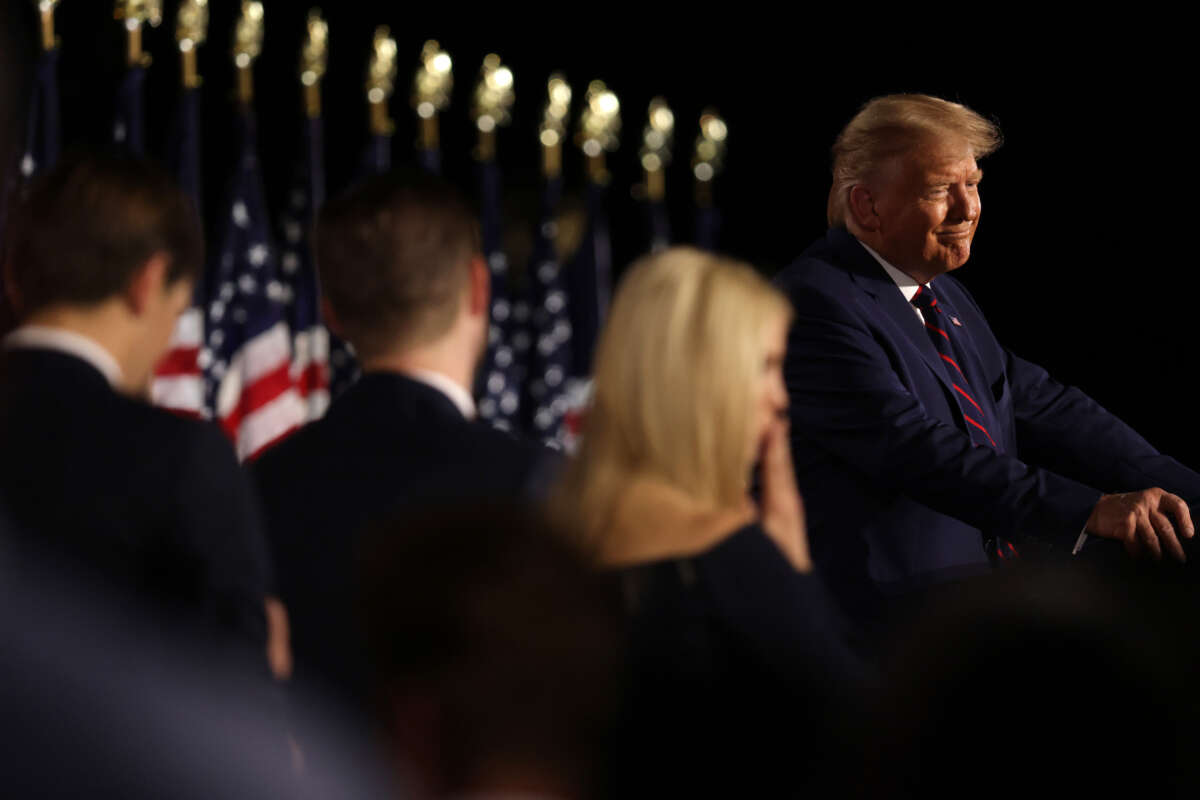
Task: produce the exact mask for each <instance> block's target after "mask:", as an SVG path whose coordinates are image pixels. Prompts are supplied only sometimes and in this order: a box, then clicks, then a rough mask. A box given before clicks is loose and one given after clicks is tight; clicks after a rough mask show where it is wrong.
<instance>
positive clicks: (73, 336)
mask: <svg viewBox="0 0 1200 800" xmlns="http://www.w3.org/2000/svg"><path fill="white" fill-rule="evenodd" d="M21 348H24V349H34V350H54V351H57V352H59V353H66V354H67V355H69V356H74V357H75V358H78V359H79V360H81V361H85V362H87V363H88V364H91V365H92V366H93V367H95V368H96V369H97V370H99V372H100V374H101V375H103V376H104V378H105V380H107V381H108V384H109V385H110V386H112V387H113V388H114V389H118V388H119V387H120V385H121V382H122V381H123V380H124V374H123V373H122V372H121V365H120V364H118V363H117V359H115V358H113V355H112V353H110V352H108V351H107V350H105V349H104V347H102V346H101V345H100V343H99V342H97V341H96V340H95V339H89V338H88V337H86V336H84V335H82V334H79V333H75V332H73V331H67V330H63V329H62V328H52V327H50V326H48V325H22V326H21V327H20V328H17V329H16V330H15V331H13V332H12V333H10V334H9V335H8V336H5V337H4V349H5V350H16V349H21Z"/></svg>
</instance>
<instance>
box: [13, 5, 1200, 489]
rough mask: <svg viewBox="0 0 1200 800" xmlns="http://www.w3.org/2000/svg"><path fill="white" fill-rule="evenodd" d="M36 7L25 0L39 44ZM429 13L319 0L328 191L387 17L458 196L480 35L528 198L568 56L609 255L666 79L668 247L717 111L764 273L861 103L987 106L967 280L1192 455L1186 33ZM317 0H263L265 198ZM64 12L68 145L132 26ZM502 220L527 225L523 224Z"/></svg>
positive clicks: (221, 134) (571, 164)
mask: <svg viewBox="0 0 1200 800" xmlns="http://www.w3.org/2000/svg"><path fill="white" fill-rule="evenodd" d="M33 5H34V4H33V3H25V4H24V6H27V8H25V11H24V13H25V15H26V18H27V20H26V21H27V25H28V32H29V33H28V35H29V36H30V37H31V38H32V37H34V36H35V35H36V27H35V20H34V14H33ZM166 5H167V7H168V8H167V19H166V20H165V21H164V24H163V25H162V27H161V28H159V29H157V30H153V31H148V32H147V34H146V47H147V50H148V51H149V52H151V53H152V54H153V55H154V58H155V64H154V66H153V67H152V68H151V70H150V75H149V79H148V81H147V86H146V89H147V96H148V109H149V129H148V138H147V141H148V142H149V144H150V148H151V150H152V151H154V152H160V153H161V152H162V148H163V139H164V136H165V135H166V127H167V122H168V120H169V117H170V112H171V109H172V108H173V106H174V102H175V98H176V86H177V85H178V69H179V67H178V57H177V55H176V52H175V50H174V44H173V29H174V18H173V16H174V3H173V2H170V0H168V2H167V3H166ZM238 5H239V4H237V3H234V2H229V1H228V0H214V2H213V7H212V23H211V26H210V35H209V41H208V42H207V44H205V45H204V47H203V48H202V50H201V55H200V67H201V73H202V75H203V76H204V78H205V81H206V85H205V90H204V91H205V95H204V136H205V141H204V164H205V170H206V186H205V197H206V204H207V205H208V206H209V207H210V208H214V207H215V206H216V204H218V203H219V202H220V201H221V198H222V196H223V194H224V188H223V181H224V175H225V173H226V170H227V169H228V166H229V161H230V157H231V154H230V153H229V152H228V150H227V149H226V142H227V141H228V139H229V123H230V114H229V110H230V97H231V93H232V92H231V90H232V82H233V74H232V73H233V70H232V65H231V63H230V58H229V51H230V32H231V30H232V26H233V15H234V11H235V9H236V8H237V6H238ZM429 8H430V10H427V11H423V10H421V9H420V8H419V7H418V4H416V3H383V2H379V3H372V2H350V1H349V0H342V1H341V2H336V3H326V4H324V5H323V6H322V10H323V12H324V14H325V17H326V19H327V20H328V22H329V27H330V61H329V71H328V74H327V76H326V78H325V81H324V98H325V99H324V104H325V117H326V123H325V125H326V137H327V162H328V165H329V187H330V191H331V192H334V193H336V191H337V190H338V189H339V188H340V187H342V186H344V185H345V183H346V182H347V180H348V179H349V178H350V176H351V175H352V173H353V171H354V169H355V167H356V165H357V163H358V160H359V158H360V154H361V150H362V147H363V144H364V141H365V137H366V121H367V112H366V107H365V100H364V96H363V95H364V92H363V79H364V73H365V68H366V62H367V58H368V55H369V50H370V42H371V36H372V31H373V28H374V26H375V25H377V24H380V23H386V24H389V25H390V26H391V29H392V35H393V36H394V37H395V38H396V40H397V43H398V45H399V58H398V61H399V63H400V66H401V72H400V74H399V75H398V77H397V91H396V96H395V97H394V98H393V100H392V116H393V118H394V119H395V120H396V123H397V132H396V137H395V142H394V160H395V162H396V163H398V164H399V163H406V162H411V161H412V142H413V141H414V139H415V135H416V129H415V124H414V115H413V113H412V111H411V109H410V108H409V106H408V103H407V99H408V90H409V86H410V81H411V74H412V69H413V68H415V66H416V62H417V55H418V53H419V51H420V48H421V44H422V42H423V41H424V40H425V39H426V38H436V39H438V40H439V41H440V42H441V43H442V45H443V47H444V48H445V49H446V50H448V51H449V52H450V54H451V55H452V56H453V58H454V72H455V91H454V103H453V105H452V107H451V109H450V110H449V112H448V113H446V114H444V115H443V117H442V138H443V160H444V165H445V170H446V173H447V174H448V175H449V176H450V177H451V178H454V179H456V180H458V181H460V182H461V183H462V185H463V186H464V188H465V189H467V190H468V191H470V190H471V189H473V182H472V178H471V175H472V171H471V161H470V156H469V153H470V148H471V146H472V145H473V141H474V130H473V127H472V125H471V123H470V121H469V119H468V111H467V109H468V105H469V94H470V91H471V89H472V86H473V84H474V83H475V80H476V78H477V74H478V72H477V71H478V69H479V65H480V63H481V61H482V58H483V56H484V55H485V54H486V53H488V52H492V51H495V52H497V53H499V54H500V55H501V56H502V58H503V59H504V61H505V63H506V64H507V65H509V66H510V67H511V68H512V70H513V72H514V74H515V76H516V84H515V85H516V93H517V102H516V106H515V108H514V115H515V122H514V125H513V126H512V127H511V128H509V129H506V130H504V131H502V133H501V135H500V140H499V148H500V158H501V161H502V163H503V165H504V168H505V183H506V187H508V188H509V189H512V190H513V191H514V193H516V194H518V195H521V194H527V193H528V194H531V193H532V192H533V191H534V190H535V188H536V186H537V184H538V174H537V169H538V163H539V155H540V154H539V150H538V146H537V139H536V127H537V124H538V121H539V119H540V116H541V106H542V104H543V102H544V96H545V81H546V78H547V77H548V75H549V73H550V72H551V71H552V70H562V71H564V72H565V73H566V75H567V77H568V79H569V80H570V82H571V84H572V86H573V88H574V89H575V91H576V99H577V100H578V99H579V98H580V97H581V96H582V93H583V90H584V88H585V86H586V83H587V81H589V80H591V79H593V78H601V79H603V80H605V81H606V82H607V83H608V85H609V87H610V88H612V89H613V90H614V91H615V92H616V93H617V94H618V96H619V97H620V99H621V103H622V116H623V120H624V133H623V137H622V141H623V143H622V147H621V149H620V150H619V151H618V152H617V153H615V154H612V155H610V157H609V165H610V168H611V169H612V170H613V172H614V173H615V176H614V182H613V189H612V192H611V198H610V199H611V205H612V215H613V218H614V224H613V231H614V237H615V241H614V248H615V252H616V259H617V265H618V268H620V267H622V266H624V265H625V264H626V263H628V261H629V259H631V258H632V257H634V256H636V255H637V253H638V251H639V250H640V249H641V248H642V246H643V242H644V238H643V228H642V225H641V221H640V219H639V218H638V217H637V216H636V214H635V210H634V205H633V203H632V201H631V199H630V192H629V190H630V186H631V185H632V184H633V183H634V182H635V180H636V179H637V178H638V168H637V153H636V151H637V147H638V139H639V137H640V132H641V128H642V126H643V125H644V124H645V113H646V107H647V104H648V102H649V100H650V98H651V97H652V96H654V95H658V94H661V95H664V96H665V97H666V98H667V99H668V101H669V102H670V104H671V106H672V108H673V109H674V111H675V113H676V119H677V146H676V152H677V158H676V160H675V162H674V164H673V165H672V166H671V167H670V170H669V174H668V193H669V197H670V204H671V214H672V222H673V227H674V232H675V238H676V240H677V241H680V240H683V241H686V240H688V239H690V237H691V230H692V223H691V178H690V172H689V164H688V161H689V159H690V151H691V147H692V141H693V140H694V137H695V133H696V129H695V125H696V118H697V116H698V114H699V112H700V110H701V109H702V108H703V107H704V106H707V105H712V106H715V107H716V108H718V109H719V110H720V112H721V113H722V114H723V116H725V118H726V119H727V121H728V124H729V130H730V136H729V153H728V162H727V163H728V168H727V171H726V172H725V173H724V174H723V175H722V176H721V177H720V178H719V179H718V184H717V201H718V205H719V206H720V207H721V208H722V211H723V214H724V220H725V227H724V230H723V236H722V240H721V249H722V250H724V251H726V252H728V253H730V254H733V255H736V256H739V257H741V258H744V259H747V260H749V261H752V262H753V263H755V264H756V265H758V266H759V267H760V268H761V269H763V270H764V271H766V272H768V273H771V272H774V271H775V270H776V269H778V268H779V267H780V266H782V265H784V264H786V263H787V262H788V261H789V260H791V259H792V258H794V257H795V256H796V255H797V254H798V253H799V252H800V251H801V250H802V249H803V248H804V247H805V246H806V245H807V244H808V243H809V242H810V241H811V240H812V239H814V238H815V237H817V236H819V235H820V234H821V233H822V231H823V229H824V227H825V224H824V209H825V197H826V192H827V191H828V186H829V174H828V169H829V157H828V150H829V145H830V143H831V142H832V140H833V137H834V136H835V134H836V133H837V131H838V130H839V128H840V127H841V126H842V125H843V124H844V122H845V121H846V120H847V119H848V118H849V117H850V116H851V115H852V114H853V113H854V111H855V109H856V108H857V107H858V106H859V105H860V104H861V103H862V102H864V101H865V100H867V99H869V98H870V97H872V96H875V95H878V94H884V93H888V92H895V91H923V92H929V93H933V94H939V95H941V96H943V97H947V98H950V99H954V100H958V101H961V102H964V103H966V104H968V105H970V106H972V107H973V108H975V109H976V110H978V111H980V112H982V113H984V114H986V115H989V116H991V117H994V118H995V119H996V120H997V121H998V122H999V123H1000V125H1001V127H1002V129H1003V131H1004V134H1005V137H1006V143H1005V145H1004V146H1003V148H1002V149H1001V150H1000V151H999V152H997V153H996V154H995V155H994V156H992V157H991V158H989V159H988V160H987V161H986V162H985V163H984V168H985V172H986V178H985V180H984V183H983V199H984V210H985V212H986V213H985V214H984V216H983V221H982V225H981V228H980V232H979V234H978V236H977V238H976V240H975V255H974V256H973V257H972V260H971V262H970V263H969V264H968V265H967V266H966V267H964V268H963V269H962V270H960V272H959V273H958V274H959V275H960V276H961V277H962V279H963V280H964V281H965V282H966V283H967V284H968V285H969V286H970V288H971V289H972V291H973V292H974V293H975V295H976V297H977V298H978V300H979V301H980V303H981V305H982V306H983V308H984V310H985V312H986V313H987V314H988V316H989V319H990V321H991V323H992V325H993V327H994V328H995V330H996V332H997V334H998V335H999V337H1000V339H1001V340H1002V341H1004V342H1005V343H1007V344H1008V345H1009V346H1010V347H1011V348H1012V349H1013V350H1014V351H1016V352H1017V353H1019V354H1020V355H1022V356H1024V357H1026V358H1029V359H1031V360H1033V361H1036V362H1039V363H1041V364H1043V365H1045V366H1046V367H1048V368H1049V369H1050V371H1051V372H1052V373H1053V374H1055V375H1056V376H1058V377H1059V378H1060V379H1063V380H1065V381H1068V382H1071V383H1075V384H1077V385H1080V386H1081V387H1083V388H1084V389H1085V390H1086V391H1087V392H1089V393H1090V394H1091V395H1092V396H1093V397H1095V398H1097V399H1098V400H1099V401H1100V402H1101V403H1103V404H1104V405H1106V406H1107V407H1109V408H1110V409H1112V410H1114V411H1115V412H1117V413H1118V414H1119V415H1120V416H1122V417H1124V418H1125V419H1126V420H1128V421H1129V422H1130V423H1132V424H1133V426H1134V427H1135V428H1137V429H1138V430H1139V431H1141V432H1143V433H1144V434H1145V435H1146V436H1147V437H1148V438H1149V439H1150V440H1151V441H1152V442H1153V443H1154V444H1156V445H1157V446H1158V447H1159V448H1160V449H1164V450H1166V451H1168V452H1170V453H1172V454H1175V455H1177V456H1178V457H1180V458H1181V460H1183V461H1185V462H1186V463H1188V464H1189V465H1191V466H1193V467H1200V439H1198V438H1197V436H1196V434H1195V433H1194V432H1193V425H1192V406H1193V402H1192V388H1191V386H1192V385H1191V379H1190V377H1189V376H1190V375H1191V374H1192V373H1191V369H1192V360H1191V359H1192V341H1193V337H1192V323H1193V319H1194V318H1195V317H1196V311H1195V309H1194V302H1195V298H1196V295H1197V289H1198V288H1200V280H1198V279H1197V277H1196V266H1195V259H1194V256H1193V253H1192V252H1191V250H1192V242H1191V233H1192V231H1193V230H1194V228H1195V225H1196V223H1195V221H1194V219H1193V217H1194V215H1195V213H1196V210H1195V206H1194V204H1193V202H1192V200H1191V197H1190V194H1191V192H1190V185H1189V184H1190V181H1191V178H1189V177H1188V176H1189V175H1190V174H1191V173H1192V169H1191V166H1190V164H1189V163H1188V162H1189V159H1188V157H1187V156H1186V154H1185V153H1184V150H1185V148H1186V147H1187V145H1186V144H1185V143H1190V139H1191V136H1190V134H1191V133H1192V129H1191V127H1190V125H1189V123H1187V122H1186V121H1185V119H1184V117H1185V114H1186V109H1187V107H1188V105H1189V104H1190V99H1191V96H1192V94H1193V90H1192V87H1191V77H1192V76H1193V75H1194V68H1193V66H1192V64H1191V61H1190V59H1191V52H1190V49H1189V48H1190V47H1191V45H1190V43H1189V42H1188V41H1187V39H1186V35H1185V34H1186V31H1184V30H1182V29H1180V28H1178V26H1174V27H1173V26H1171V25H1170V24H1169V23H1168V22H1160V21H1157V20H1149V21H1144V20H1132V21H1131V20H1129V19H1119V20H1118V19H1112V20H1104V19H1099V18H1096V17H1095V16H1094V15H1093V16H1092V17H1091V18H1089V19H1087V20H1086V21H1082V20H1076V19H1052V18H1046V17H1045V16H1044V15H1043V16H1040V17H1037V18H1030V19H1026V18H1024V17H1022V16H1020V15H1018V12H1016V11H1010V10H1007V9H1006V8H1005V7H1002V6H995V7H993V8H991V10H990V11H988V12H986V14H985V13H983V12H978V13H972V12H959V11H953V12H952V10H951V9H949V8H947V7H945V6H940V7H938V8H937V9H932V8H929V9H923V8H922V7H918V6H913V7H912V9H911V16H909V17H908V18H905V19H896V18H889V19H883V18H879V17H876V16H874V13H875V12H871V11H867V10H865V9H864V10H862V11H855V10H850V11H848V12H847V13H846V14H845V15H838V16H837V17H836V18H834V17H833V16H832V15H830V14H828V13H823V14H821V15H819V16H815V17H814V16H811V12H810V11H808V10H806V9H804V8H801V7H799V6H794V5H793V6H788V7H781V6H773V7H771V9H770V10H767V9H760V8H755V7H753V6H751V5H748V4H744V3H742V4H724V5H722V6H720V7H718V8H716V9H714V10H703V9H702V6H701V4H689V5H687V6H685V7H680V8H678V9H665V8H660V7H655V6H650V5H634V4H617V5H613V4H608V5H601V4H583V3H567V4H559V5H555V6H543V5H538V6H531V5H529V4H524V3H510V4H495V5H493V6H491V7H490V9H489V10H487V11H486V12H478V11H476V10H474V8H473V7H471V6H467V5H458V4H453V5H452V4H441V5H433V6H430V7H429ZM307 9H308V4H306V3H301V2H293V1H292V0H287V2H284V1H283V0H274V1H272V0H268V2H267V3H266V37H265V42H264V47H263V55H262V57H261V58H260V59H259V61H258V66H257V69H256V76H257V96H258V115H259V120H260V130H261V134H260V142H261V143H262V146H263V161H264V168H265V170H266V174H267V181H268V191H269V192H270V193H271V196H272V200H274V202H275V206H274V207H275V208H278V207H279V201H280V199H281V196H282V193H283V191H284V189H285V188H286V177H287V174H288V169H289V166H290V163H291V161H292V158H293V156H294V153H295V149H296V147H297V144H298V143H297V123H298V120H299V115H300V108H301V106H300V93H299V86H298V82H297V80H296V64H297V55H298V47H299V43H300V39H301V34H302V31H303V27H304V17H305V13H306V11H307ZM785 12H786V13H785ZM57 16H58V27H59V30H60V33H61V37H62V40H63V49H62V52H63V55H62V63H61V72H60V75H61V80H62V83H63V104H64V108H63V127H64V131H65V138H66V140H67V142H68V143H69V142H70V141H72V140H77V139H80V138H90V139H95V140H104V139H105V138H106V137H107V136H108V127H109V121H110V116H111V98H112V96H113V93H114V90H115V86H116V84H117V81H118V78H119V76H120V73H121V70H122V68H123V67H122V57H123V56H122V54H123V52H124V37H123V31H122V30H121V28H120V26H119V25H118V23H116V22H114V21H113V19H112V14H111V3H109V2H106V1H105V0H89V2H78V1H77V0H68V2H66V3H63V4H62V6H61V7H60V8H59V11H58V14H57ZM861 26H867V31H868V32H867V33H865V34H864V33H862V32H861ZM574 108H576V109H577V108H578V106H577V105H575V106H574ZM573 117H574V115H573ZM581 161H582V159H581V157H580V156H579V154H578V152H577V151H575V150H574V149H573V148H572V149H571V150H570V155H569V158H568V160H567V163H566V173H567V176H568V182H569V184H571V185H573V186H574V187H576V188H578V187H580V186H581V185H582V182H583V180H582V177H583V176H582V163H581ZM209 217H210V219H211V214H210V215H209ZM508 223H509V224H510V225H518V224H519V225H525V226H531V225H532V224H533V219H532V216H530V217H529V218H526V219H511V218H510V219H509V220H508Z"/></svg>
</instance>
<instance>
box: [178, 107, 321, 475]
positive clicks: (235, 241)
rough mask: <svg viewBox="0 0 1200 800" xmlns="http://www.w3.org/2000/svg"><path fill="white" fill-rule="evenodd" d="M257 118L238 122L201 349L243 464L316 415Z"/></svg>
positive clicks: (218, 409) (247, 115) (217, 407)
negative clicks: (277, 244)
mask: <svg viewBox="0 0 1200 800" xmlns="http://www.w3.org/2000/svg"><path fill="white" fill-rule="evenodd" d="M252 113H253V112H252V111H250V110H249V109H244V108H243V109H240V110H239V111H238V113H237V116H236V117H235V138H234V145H235V149H236V152H237V153H238V158H237V163H236V166H235V168H234V171H233V176H232V179H231V181H230V187H229V201H228V203H227V205H226V206H225V208H227V209H228V211H227V212H226V213H227V216H226V217H225V219H224V220H222V228H223V230H224V234H223V236H222V239H221V247H220V249H219V250H218V251H217V253H216V263H215V264H214V265H213V267H212V268H210V270H209V274H210V275H212V276H213V279H212V281H211V283H210V286H209V298H208V301H209V302H208V308H207V315H206V316H207V319H206V323H207V325H206V328H207V330H206V334H205V335H206V341H205V347H204V348H203V349H202V350H201V351H200V366H201V367H202V368H203V369H204V370H205V373H206V376H207V378H208V396H209V404H210V406H211V407H212V408H213V409H214V411H215V416H216V418H217V420H218V421H219V422H220V424H221V427H222V428H224V430H225V432H226V434H228V436H229V437H230V439H232V440H233V442H234V444H235V447H236V449H237V453H238V456H239V457H240V458H242V459H247V458H253V457H254V455H256V454H257V453H258V452H260V451H261V450H262V449H263V448H264V447H266V446H267V445H269V444H271V443H272V442H274V441H276V440H277V439H279V438H281V437H282V436H284V435H286V434H287V433H288V432H290V431H291V430H293V429H294V428H297V427H299V426H300V425H302V424H303V423H304V421H305V419H306V417H307V416H308V409H307V406H306V403H305V401H304V398H303V397H301V395H300V393H299V392H298V391H297V390H296V387H295V385H294V384H293V383H292V376H291V361H292V359H291V355H292V341H291V335H290V333H289V330H288V324H287V320H286V319H285V315H284V308H283V300H284V296H285V295H286V288H285V287H284V285H283V283H282V282H281V281H280V280H279V278H278V275H277V272H276V257H275V248H274V245H273V244H272V242H271V236H270V232H269V227H268V217H267V209H266V202H265V199H264V196H263V187H262V176H261V175H260V173H259V165H258V146H257V142H256V137H255V127H254V118H253V116H252Z"/></svg>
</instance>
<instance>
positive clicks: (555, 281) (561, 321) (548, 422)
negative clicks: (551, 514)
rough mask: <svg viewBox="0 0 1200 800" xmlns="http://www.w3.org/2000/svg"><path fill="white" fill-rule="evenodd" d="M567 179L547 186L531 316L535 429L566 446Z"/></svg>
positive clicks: (568, 348) (568, 355) (532, 277)
mask: <svg viewBox="0 0 1200 800" xmlns="http://www.w3.org/2000/svg"><path fill="white" fill-rule="evenodd" d="M561 196H562V179H561V178H559V177H554V178H547V179H546V183H545V185H544V187H543V189H542V214H541V219H540V221H539V224H538V229H537V231H536V232H535V234H534V246H533V257H532V258H531V260H530V264H529V277H530V283H531V285H532V287H533V294H534V303H533V313H532V318H531V323H532V330H533V339H534V344H533V348H532V350H531V352H530V357H529V381H528V384H527V385H528V397H527V403H528V405H529V406H530V410H531V412H532V413H531V414H530V421H529V428H530V430H531V431H532V432H533V433H534V434H535V435H536V436H537V437H538V438H540V439H541V440H542V441H543V442H545V443H546V444H549V445H551V446H553V447H562V446H564V445H565V444H566V441H567V431H566V429H565V428H564V426H563V419H564V418H565V417H566V415H567V410H568V396H567V382H568V379H569V377H570V375H571V316H570V312H569V310H568V308H567V282H566V275H565V274H564V273H563V268H562V264H561V263H560V261H559V258H558V251H557V250H556V249H555V245H554V241H555V237H556V236H557V234H558V223H557V215H558V202H559V198H560V197H561Z"/></svg>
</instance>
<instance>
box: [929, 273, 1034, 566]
mask: <svg viewBox="0 0 1200 800" xmlns="http://www.w3.org/2000/svg"><path fill="white" fill-rule="evenodd" d="M912 304H913V305H914V306H916V307H917V308H919V309H920V310H921V315H922V316H923V317H924V318H925V330H926V331H928V332H929V338H930V339H932V340H933V347H934V349H935V350H937V352H938V355H939V356H940V357H941V359H942V366H943V368H944V369H945V371H946V377H947V378H948V379H949V380H950V385H951V386H952V387H953V388H954V399H955V400H956V401H957V402H958V410H959V413H960V414H962V417H963V421H964V422H966V426H967V433H968V434H970V436H971V441H972V442H973V443H974V444H975V445H976V446H977V447H991V448H992V449H994V450H997V451H999V450H1000V446H999V445H997V444H996V440H995V439H993V438H992V435H991V433H989V432H988V429H987V416H986V415H985V414H984V413H983V407H982V406H980V405H979V403H978V402H976V401H975V398H974V396H973V394H972V390H971V384H970V382H969V381H968V380H967V376H966V374H964V373H963V371H962V367H960V366H959V365H958V353H957V352H956V351H955V349H954V339H953V334H952V333H951V332H950V331H951V329H952V327H954V326H953V325H952V324H951V323H952V322H953V323H957V320H955V319H954V317H953V316H952V315H950V314H946V313H944V312H943V311H942V307H941V305H940V304H939V303H938V299H937V295H935V294H934V293H933V289H931V288H929V287H928V286H918V287H917V293H916V294H914V295H913V298H912ZM984 548H985V549H986V550H987V551H988V555H989V557H991V556H992V555H993V554H994V555H995V556H996V557H998V558H999V560H1001V561H1007V560H1009V559H1013V558H1017V557H1018V553H1017V549H1016V548H1015V547H1014V546H1013V544H1012V542H1010V541H1008V540H1006V539H1001V538H997V539H987V540H985V542H984Z"/></svg>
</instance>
